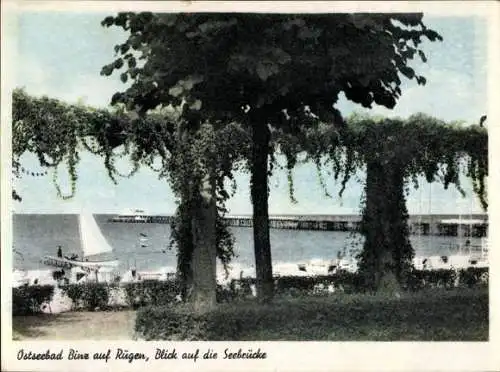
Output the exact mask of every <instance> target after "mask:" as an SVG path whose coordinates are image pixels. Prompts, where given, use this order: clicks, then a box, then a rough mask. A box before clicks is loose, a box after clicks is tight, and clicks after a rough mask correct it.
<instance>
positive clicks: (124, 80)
mask: <svg viewBox="0 0 500 372" xmlns="http://www.w3.org/2000/svg"><path fill="white" fill-rule="evenodd" d="M127 79H128V74H127V73H126V72H124V73H122V74H121V75H120V80H121V81H122V83H126V82H127Z"/></svg>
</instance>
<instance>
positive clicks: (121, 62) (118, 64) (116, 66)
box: [114, 58, 123, 69]
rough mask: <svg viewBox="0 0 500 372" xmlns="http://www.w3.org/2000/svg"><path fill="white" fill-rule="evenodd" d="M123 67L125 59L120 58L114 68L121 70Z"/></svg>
mask: <svg viewBox="0 0 500 372" xmlns="http://www.w3.org/2000/svg"><path fill="white" fill-rule="evenodd" d="M122 66H123V59H121V58H118V59H117V60H116V61H115V63H114V68H116V69H120V68H122Z"/></svg>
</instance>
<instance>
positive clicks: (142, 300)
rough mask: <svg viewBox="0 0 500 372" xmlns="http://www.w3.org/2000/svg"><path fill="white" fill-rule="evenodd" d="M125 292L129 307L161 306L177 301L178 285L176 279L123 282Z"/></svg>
mask: <svg viewBox="0 0 500 372" xmlns="http://www.w3.org/2000/svg"><path fill="white" fill-rule="evenodd" d="M125 292H126V296H127V304H128V305H129V306H130V307H134V308H136V307H141V306H146V305H155V306H162V305H168V304H171V303H175V302H177V300H176V296H177V295H178V294H179V293H180V285H179V282H178V281H157V280H145V281H142V282H137V283H127V284H125Z"/></svg>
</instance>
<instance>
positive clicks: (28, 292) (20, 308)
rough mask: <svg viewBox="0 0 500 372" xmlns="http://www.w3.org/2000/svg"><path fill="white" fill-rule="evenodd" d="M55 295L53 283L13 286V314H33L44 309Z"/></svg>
mask: <svg viewBox="0 0 500 372" xmlns="http://www.w3.org/2000/svg"><path fill="white" fill-rule="evenodd" d="M53 296H54V287H53V286H51V285H31V286H28V285H23V286H21V287H16V288H12V315H14V316H16V315H31V314H38V313H40V312H41V311H42V307H43V306H47V305H48V304H49V303H50V302H51V301H52V297H53Z"/></svg>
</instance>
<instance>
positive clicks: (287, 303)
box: [136, 288, 489, 341]
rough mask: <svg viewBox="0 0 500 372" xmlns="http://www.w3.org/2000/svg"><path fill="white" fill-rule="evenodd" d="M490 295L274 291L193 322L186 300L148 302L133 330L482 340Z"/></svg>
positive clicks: (228, 337)
mask: <svg viewBox="0 0 500 372" xmlns="http://www.w3.org/2000/svg"><path fill="white" fill-rule="evenodd" d="M488 302H489V299H488V289H487V288H475V289H466V288H457V289H453V290H445V289H433V290H425V291H421V292H418V293H405V294H403V295H402V296H401V297H400V298H395V297H384V296H380V295H367V294H334V295H329V296H324V297H317V296H303V297H296V298H286V297H278V298H275V300H274V301H273V302H272V303H270V304H264V305H263V304H259V303H257V302H256V301H250V300H246V301H235V302H232V303H225V304H221V305H220V306H218V307H217V309H216V310H214V311H211V312H208V313H205V314H202V315H201V318H200V317H198V319H199V320H196V321H195V323H196V322H201V323H199V324H198V325H197V324H194V323H192V322H193V316H192V314H191V313H190V311H189V308H188V307H183V306H180V307H174V308H172V307H171V308H165V307H149V308H144V309H141V310H139V311H138V312H137V318H136V331H137V332H138V333H139V334H140V335H141V337H143V338H144V339H146V340H169V339H172V340H185V339H189V340H193V341H194V340H211V341H487V340H488V333H489V309H488ZM197 326H199V327H198V328H200V327H201V328H200V329H201V331H200V332H198V333H197V334H194V335H193V329H196V327H197ZM193 327H194V328H193Z"/></svg>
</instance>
